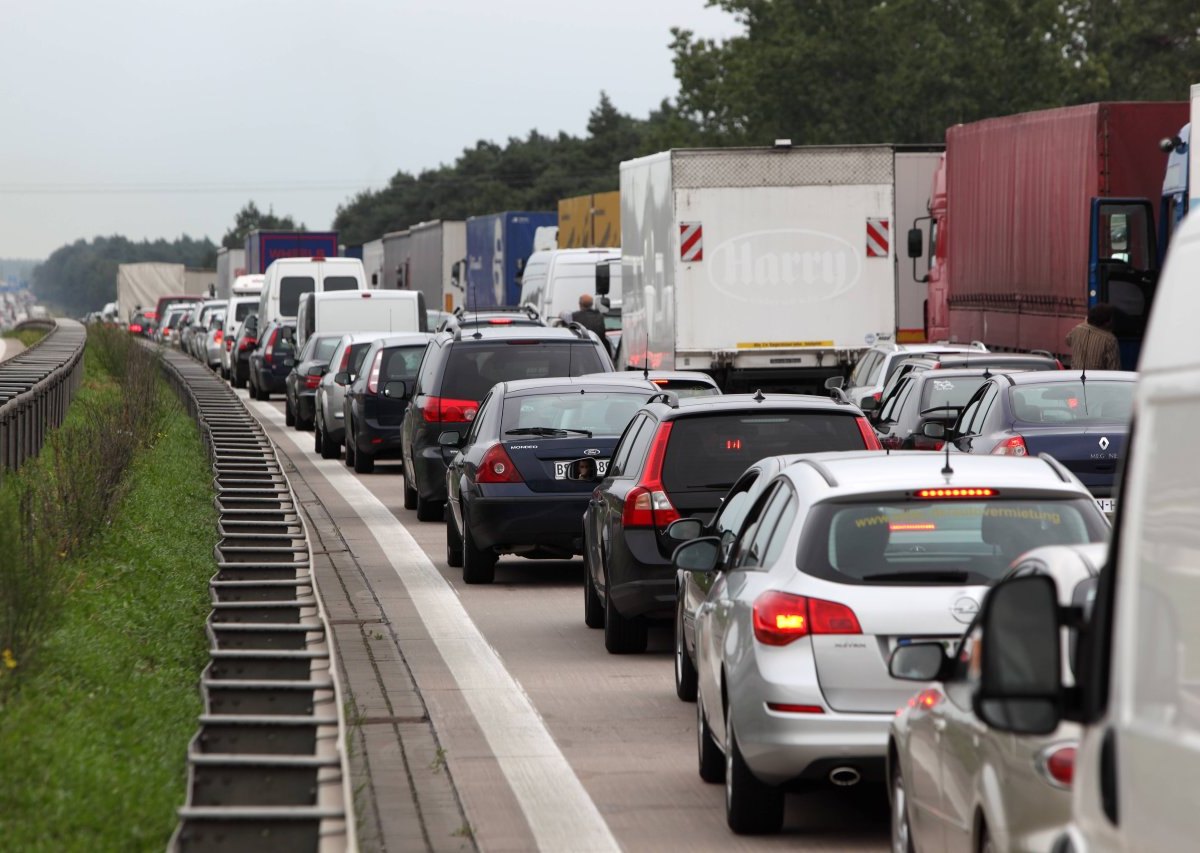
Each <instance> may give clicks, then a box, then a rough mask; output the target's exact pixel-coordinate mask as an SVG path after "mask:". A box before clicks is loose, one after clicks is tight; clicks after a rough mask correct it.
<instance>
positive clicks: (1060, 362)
mask: <svg viewBox="0 0 1200 853" xmlns="http://www.w3.org/2000/svg"><path fill="white" fill-rule="evenodd" d="M1054 363H1055V364H1057V365H1058V369H1059V370H1066V368H1065V367H1063V363H1062V359H1058V358H1056V359H1054Z"/></svg>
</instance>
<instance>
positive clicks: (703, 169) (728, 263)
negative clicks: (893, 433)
mask: <svg viewBox="0 0 1200 853" xmlns="http://www.w3.org/2000/svg"><path fill="white" fill-rule="evenodd" d="M940 151H941V147H940V146H896V145H855V146H820V147H815V146H814V147H793V146H792V145H791V143H790V142H789V141H788V140H779V141H777V142H776V144H775V146H773V147H762V148H719V149H717V148H710V149H685V150H672V151H666V152H663V153H660V154H654V155H651V156H648V157H642V158H639V159H636V160H630V161H627V162H624V163H622V164H621V283H622V297H623V309H622V324H623V330H622V334H621V343H620V347H619V350H618V354H617V363H618V364H617V366H618V367H619V368H620V367H625V368H628V369H642V368H649V369H664V370H672V369H673V370H701V371H705V372H707V373H709V374H711V375H712V376H713V378H714V379H715V380H716V381H717V383H718V384H719V385H720V386H721V387H722V389H723V390H726V391H737V390H754V389H757V388H761V389H768V388H771V389H775V390H786V391H817V390H819V389H820V388H821V386H822V385H823V383H824V381H825V380H826V379H828V378H830V377H832V376H835V375H838V374H842V373H844V372H845V371H846V370H847V369H848V366H849V365H850V364H851V363H852V362H853V361H854V359H855V358H856V357H857V356H858V354H859V353H860V352H861V351H862V350H863V349H865V348H866V347H869V346H871V345H872V344H873V343H874V342H875V340H876V339H877V338H879V337H881V336H893V335H894V336H897V337H899V338H902V339H904V340H922V339H923V337H924V335H923V330H922V324H921V314H922V309H923V301H924V285H923V284H921V283H920V282H918V281H917V280H915V279H914V278H913V275H912V272H911V270H910V269H909V265H908V264H898V263H897V259H896V253H895V251H894V246H893V241H892V240H891V233H892V224H893V223H895V222H897V221H904V222H907V221H909V220H910V219H911V218H912V217H913V216H914V215H916V214H917V213H919V212H921V211H923V210H924V208H925V205H926V198H927V192H928V190H927V188H928V186H929V181H930V180H931V178H932V175H933V172H934V170H935V169H936V168H937V163H938V158H939V156H940Z"/></svg>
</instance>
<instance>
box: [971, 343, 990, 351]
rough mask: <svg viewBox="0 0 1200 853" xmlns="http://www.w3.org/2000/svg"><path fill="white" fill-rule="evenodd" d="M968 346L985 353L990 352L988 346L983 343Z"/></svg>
mask: <svg viewBox="0 0 1200 853" xmlns="http://www.w3.org/2000/svg"><path fill="white" fill-rule="evenodd" d="M968 346H970V347H971V349H977V350H982V351H983V352H987V351H988V348H987V344H985V343H984V342H983V341H971V343H970V344H969V345H968Z"/></svg>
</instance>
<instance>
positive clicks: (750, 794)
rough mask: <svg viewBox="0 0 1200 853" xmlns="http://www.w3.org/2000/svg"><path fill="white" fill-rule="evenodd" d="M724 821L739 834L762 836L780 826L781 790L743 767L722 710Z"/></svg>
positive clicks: (730, 719) (728, 717)
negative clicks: (723, 728)
mask: <svg viewBox="0 0 1200 853" xmlns="http://www.w3.org/2000/svg"><path fill="white" fill-rule="evenodd" d="M725 822H726V823H728V824H729V828H730V829H732V830H733V831H734V832H736V833H737V834H738V835H764V834H766V833H771V832H778V831H779V830H780V828H781V827H782V826H783V791H781V790H779V789H778V788H776V787H775V786H774V785H767V784H764V783H763V782H760V781H759V780H758V777H757V776H755V775H754V774H753V773H751V772H750V768H749V767H747V766H746V761H745V759H743V758H742V752H741V750H739V749H738V745H737V738H736V737H735V736H734V734H733V713H732V711H731V709H729V708H726V709H725Z"/></svg>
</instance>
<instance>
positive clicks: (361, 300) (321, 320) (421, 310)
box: [296, 290, 428, 350]
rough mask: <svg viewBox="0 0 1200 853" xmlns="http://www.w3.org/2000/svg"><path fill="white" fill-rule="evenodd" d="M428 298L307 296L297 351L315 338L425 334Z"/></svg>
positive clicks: (415, 294)
mask: <svg viewBox="0 0 1200 853" xmlns="http://www.w3.org/2000/svg"><path fill="white" fill-rule="evenodd" d="M427 328H428V326H427V322H426V314H425V294H423V293H422V292H421V291H419V290H361V291H335V292H326V293H306V294H304V296H302V297H301V298H300V310H299V312H298V314H297V316H296V349H297V350H302V349H304V344H305V343H306V342H307V341H308V339H309V338H310V337H311V336H312V335H315V334H322V335H324V334H350V333H354V332H424V331H426V330H427Z"/></svg>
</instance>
